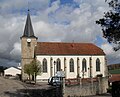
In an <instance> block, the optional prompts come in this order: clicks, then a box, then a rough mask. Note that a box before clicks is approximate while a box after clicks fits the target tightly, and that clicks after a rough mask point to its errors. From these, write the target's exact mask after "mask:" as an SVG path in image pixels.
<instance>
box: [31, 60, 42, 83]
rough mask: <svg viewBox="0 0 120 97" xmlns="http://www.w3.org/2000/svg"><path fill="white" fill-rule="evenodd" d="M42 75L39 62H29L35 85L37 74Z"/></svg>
mask: <svg viewBox="0 0 120 97" xmlns="http://www.w3.org/2000/svg"><path fill="white" fill-rule="evenodd" d="M41 73H42V66H41V64H40V61H38V60H36V59H34V60H33V61H32V62H31V75H32V76H34V81H35V83H36V77H37V75H38V74H41Z"/></svg>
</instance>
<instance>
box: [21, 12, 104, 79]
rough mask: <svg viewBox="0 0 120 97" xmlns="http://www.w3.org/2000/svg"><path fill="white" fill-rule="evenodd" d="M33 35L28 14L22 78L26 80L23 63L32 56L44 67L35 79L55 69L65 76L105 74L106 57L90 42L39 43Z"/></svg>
mask: <svg viewBox="0 0 120 97" xmlns="http://www.w3.org/2000/svg"><path fill="white" fill-rule="evenodd" d="M37 39H38V38H37V37H36V36H35V34H34V31H33V27H32V22H31V18H30V14H29V12H28V15H27V20H26V24H25V28H24V33H23V36H22V37H21V49H22V52H21V53H22V54H21V64H22V79H23V80H24V79H26V76H25V74H24V65H25V64H28V63H30V62H31V61H32V60H33V59H34V58H36V59H37V60H39V61H40V63H41V65H42V66H43V67H42V68H43V70H42V74H41V75H38V76H37V80H38V81H39V80H43V81H44V80H47V79H48V78H49V77H51V76H55V75H56V73H57V72H58V71H64V73H65V78H66V79H69V78H76V77H78V76H79V77H81V78H90V77H96V76H97V75H99V74H101V75H102V76H103V77H105V76H106V56H105V53H104V52H103V50H102V49H101V48H99V47H97V46H96V45H94V44H92V43H65V42H38V41H37Z"/></svg>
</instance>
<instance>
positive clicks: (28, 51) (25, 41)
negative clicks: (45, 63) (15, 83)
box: [21, 10, 37, 81]
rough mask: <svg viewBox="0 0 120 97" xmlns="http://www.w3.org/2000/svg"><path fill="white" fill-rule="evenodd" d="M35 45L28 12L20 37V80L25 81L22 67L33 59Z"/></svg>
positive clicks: (35, 41)
mask: <svg viewBox="0 0 120 97" xmlns="http://www.w3.org/2000/svg"><path fill="white" fill-rule="evenodd" d="M36 45H37V37H36V36H35V35H34V31H33V27H32V22H31V18H30V13H29V10H28V14H27V20H26V24H25V28H24V33H23V36H22V37H21V64H22V80H23V81H24V80H26V79H27V77H28V76H27V74H25V73H24V65H25V64H29V63H30V62H31V61H32V60H33V59H34V58H35V46H36Z"/></svg>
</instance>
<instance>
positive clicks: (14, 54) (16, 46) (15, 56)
mask: <svg viewBox="0 0 120 97" xmlns="http://www.w3.org/2000/svg"><path fill="white" fill-rule="evenodd" d="M10 55H11V58H12V59H16V60H18V59H20V58H21V57H20V55H21V44H20V43H15V44H14V48H13V49H12V51H11V52H10ZM18 61H19V60H18Z"/></svg>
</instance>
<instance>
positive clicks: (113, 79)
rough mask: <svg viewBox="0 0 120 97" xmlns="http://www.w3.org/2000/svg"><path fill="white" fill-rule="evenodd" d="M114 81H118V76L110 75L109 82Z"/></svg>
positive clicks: (119, 78)
mask: <svg viewBox="0 0 120 97" xmlns="http://www.w3.org/2000/svg"><path fill="white" fill-rule="evenodd" d="M115 81H120V74H112V76H111V77H110V78H109V82H115Z"/></svg>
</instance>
